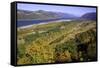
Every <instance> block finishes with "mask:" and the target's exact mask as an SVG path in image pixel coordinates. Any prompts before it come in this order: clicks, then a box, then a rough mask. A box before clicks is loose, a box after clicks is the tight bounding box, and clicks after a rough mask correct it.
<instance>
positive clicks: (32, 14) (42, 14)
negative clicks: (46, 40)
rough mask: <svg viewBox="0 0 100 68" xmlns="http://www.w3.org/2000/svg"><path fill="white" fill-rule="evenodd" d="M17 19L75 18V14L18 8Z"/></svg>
mask: <svg viewBox="0 0 100 68" xmlns="http://www.w3.org/2000/svg"><path fill="white" fill-rule="evenodd" d="M17 16H18V20H34V19H35V20H47V19H59V18H66V19H67V18H71V19H72V18H76V16H74V15H72V14H68V13H61V12H52V11H44V10H37V11H27V10H18V12H17Z"/></svg>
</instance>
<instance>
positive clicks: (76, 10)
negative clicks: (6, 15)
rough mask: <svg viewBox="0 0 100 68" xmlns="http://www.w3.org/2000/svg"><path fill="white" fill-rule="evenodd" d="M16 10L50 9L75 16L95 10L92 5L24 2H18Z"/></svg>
mask: <svg viewBox="0 0 100 68" xmlns="http://www.w3.org/2000/svg"><path fill="white" fill-rule="evenodd" d="M17 9H18V10H27V11H38V10H44V11H52V12H62V13H69V14H73V15H75V16H82V15H83V14H85V13H90V12H96V8H93V7H77V6H56V5H43V4H42V5H41V4H25V3H18V4H17Z"/></svg>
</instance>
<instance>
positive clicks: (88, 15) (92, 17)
mask: <svg viewBox="0 0 100 68" xmlns="http://www.w3.org/2000/svg"><path fill="white" fill-rule="evenodd" d="M96 17H97V16H96V13H95V12H91V13H86V14H84V15H82V16H81V19H85V20H96V19H97V18H96Z"/></svg>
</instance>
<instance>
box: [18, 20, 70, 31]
mask: <svg viewBox="0 0 100 68" xmlns="http://www.w3.org/2000/svg"><path fill="white" fill-rule="evenodd" d="M62 21H72V20H70V19H67V20H65V19H63V20H56V21H49V22H41V23H38V24H31V25H26V26H21V27H17V28H18V29H24V28H29V27H32V26H35V25H43V24H48V23H54V22H55V23H57V22H62Z"/></svg>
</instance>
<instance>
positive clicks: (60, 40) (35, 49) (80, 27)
mask: <svg viewBox="0 0 100 68" xmlns="http://www.w3.org/2000/svg"><path fill="white" fill-rule="evenodd" d="M17 31H18V32H17V33H18V40H17V41H18V42H17V44H18V55H17V59H18V62H17V63H18V64H19V65H20V64H39V63H55V62H78V61H92V60H96V22H95V21H69V22H66V21H62V22H54V23H48V24H41V25H33V26H31V27H28V28H23V29H18V30H17Z"/></svg>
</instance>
